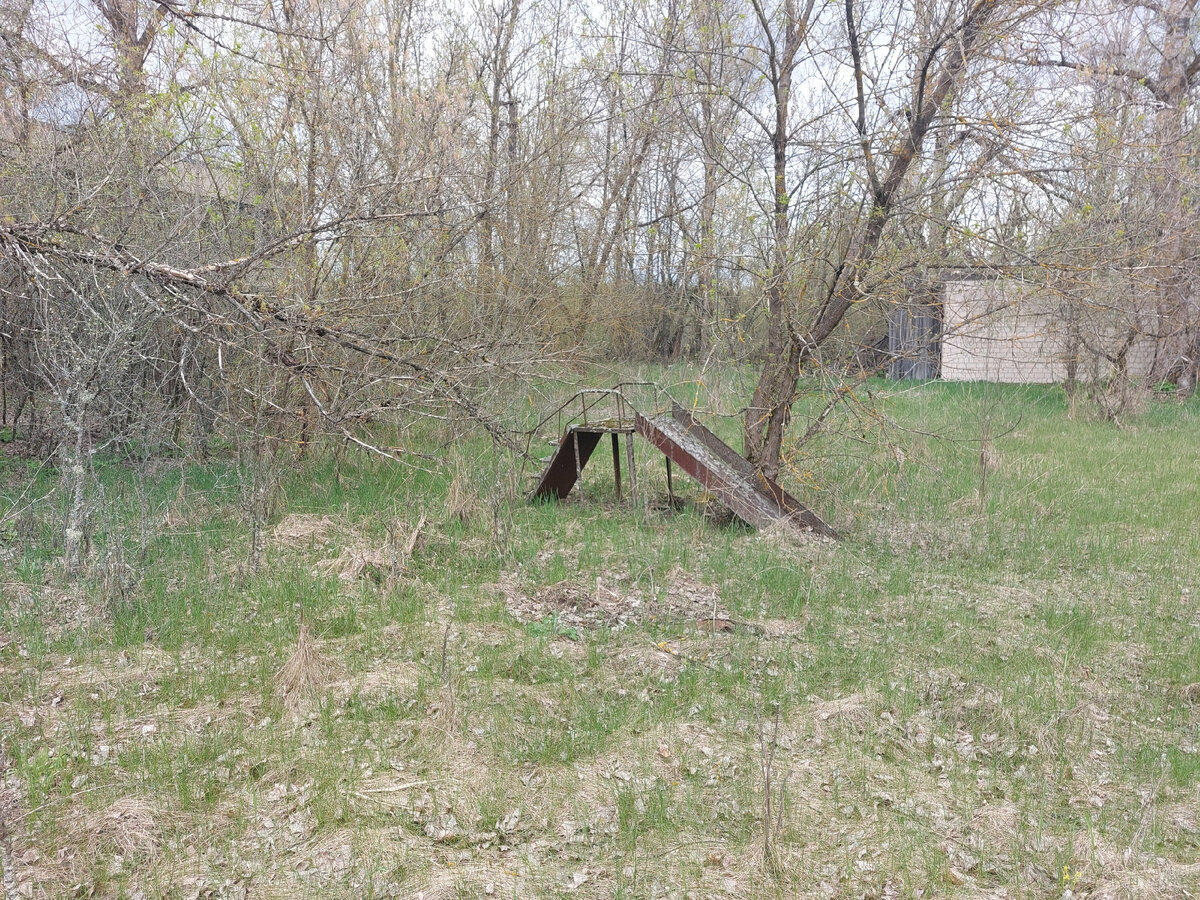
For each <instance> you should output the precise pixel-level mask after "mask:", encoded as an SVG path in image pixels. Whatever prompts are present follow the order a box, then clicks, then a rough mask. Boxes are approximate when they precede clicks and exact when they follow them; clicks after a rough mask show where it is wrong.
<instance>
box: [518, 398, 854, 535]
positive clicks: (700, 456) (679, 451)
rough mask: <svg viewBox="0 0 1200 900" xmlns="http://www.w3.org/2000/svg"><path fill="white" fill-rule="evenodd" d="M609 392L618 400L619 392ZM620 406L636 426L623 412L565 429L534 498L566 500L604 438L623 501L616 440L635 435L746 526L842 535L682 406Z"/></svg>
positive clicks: (623, 402) (630, 454)
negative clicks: (650, 410)
mask: <svg viewBox="0 0 1200 900" xmlns="http://www.w3.org/2000/svg"><path fill="white" fill-rule="evenodd" d="M607 393H608V394H610V395H613V396H617V397H619V394H618V393H617V392H616V391H609V392H607ZM619 403H621V404H623V405H624V407H625V408H627V409H628V410H629V411H632V412H633V420H632V422H630V420H629V419H628V418H626V417H624V414H623V413H619V414H618V417H617V419H616V420H615V421H612V420H610V421H607V422H598V423H594V424H589V423H586V422H585V423H583V424H571V425H568V426H567V428H566V430H565V431H564V433H563V437H562V440H561V441H559V443H558V448H557V449H556V451H555V453H554V455H553V456H552V457H551V459H550V461H549V464H548V465H547V466H546V469H545V471H544V472H543V473H542V476H541V478H540V480H539V481H538V485H537V487H536V488H535V489H534V491H533V495H532V496H533V497H534V498H535V499H547V500H548V499H557V500H562V499H565V498H566V497H567V495H568V494H570V492H571V489H572V488H574V487H575V485H576V483H577V482H578V481H579V478H580V476H581V474H582V472H583V468H584V466H586V465H587V463H588V460H590V459H591V457H592V453H593V452H594V451H595V449H596V447H597V445H598V444H599V443H600V439H601V437H602V436H603V435H605V434H611V435H612V436H613V437H612V440H613V464H614V469H615V475H616V480H617V492H618V498H619V497H620V483H621V471H620V463H619V461H618V453H617V440H618V437H617V436H618V435H619V434H625V435H627V436H628V437H627V440H632V434H633V433H634V432H636V433H637V434H640V435H641V436H642V437H643V438H645V439H646V440H647V441H649V442H650V443H651V444H652V445H653V446H654V447H655V448H656V449H657V450H659V451H660V452H662V453H663V455H665V456H666V457H667V459H668V460H669V461H670V462H671V463H673V464H675V465H677V466H679V467H680V468H681V469H683V471H685V472H687V473H688V474H689V475H691V476H692V477H693V478H695V479H696V480H697V481H698V482H700V484H701V485H703V487H704V488H705V489H706V490H707V491H708V492H709V493H711V494H712V495H713V496H714V497H716V498H717V500H719V501H720V502H721V503H723V504H725V505H726V506H727V507H729V509H730V510H732V511H733V513H734V515H736V516H737V517H738V518H739V519H741V520H742V521H744V522H745V523H746V524H748V525H751V526H754V527H756V528H763V527H766V526H769V525H773V524H775V523H779V522H782V523H785V524H787V525H789V526H791V527H793V528H796V529H798V530H800V531H807V532H813V533H815V534H820V535H823V536H825V537H832V538H836V537H837V536H838V534H837V532H836V531H835V530H834V529H833V528H831V527H830V526H829V525H827V524H826V523H825V522H824V521H822V520H821V519H820V518H819V517H818V516H817V515H816V514H815V513H813V512H812V510H810V509H808V507H806V506H805V505H804V504H802V503H801V502H800V501H799V500H797V499H796V498H795V497H793V496H792V495H791V494H789V493H788V492H787V491H785V490H784V489H783V488H782V487H781V486H780V485H779V484H778V483H777V482H775V481H773V480H772V479H770V478H767V477H766V476H765V475H764V474H763V473H762V472H759V471H758V470H757V469H755V468H754V467H753V466H752V465H751V464H750V463H749V462H747V461H746V460H745V459H743V458H742V457H741V456H740V455H739V454H738V453H737V452H736V451H735V450H734V449H733V448H732V447H730V446H729V445H728V444H726V443H725V442H724V441H722V440H721V439H720V438H719V437H717V436H716V435H715V434H713V432H712V431H710V430H709V429H708V428H706V427H705V426H704V425H702V424H701V423H700V422H698V421H696V419H695V417H694V416H692V414H691V413H690V412H688V411H687V410H686V409H684V408H683V407H681V406H680V405H679V404H677V403H672V407H671V411H670V412H669V413H660V414H657V415H653V416H645V415H643V414H642V413H640V412H638V411H637V410H636V409H635V408H634V407H633V405H632V404H630V403H629V401H628V400H627V399H625V398H624V397H619ZM627 450H628V455H629V460H628V462H629V468H630V472H629V474H630V479H631V484H632V483H633V476H634V472H633V450H632V446H628V447H627ZM668 471H669V468H668Z"/></svg>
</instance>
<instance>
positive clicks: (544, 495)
mask: <svg viewBox="0 0 1200 900" xmlns="http://www.w3.org/2000/svg"><path fill="white" fill-rule="evenodd" d="M606 434H611V435H612V447H613V474H614V475H615V476H616V480H617V499H618V500H620V499H621V461H620V455H619V452H618V440H619V435H622V434H626V435H630V438H631V439H632V435H633V424H632V423H628V424H625V425H616V424H612V423H597V424H594V425H568V426H567V430H566V431H565V432H564V433H563V437H562V440H561V441H559V442H558V449H557V450H555V451H554V455H553V456H552V457H551V458H550V462H549V464H548V465H547V466H546V469H545V471H544V472H542V477H541V479H540V480H539V481H538V485H537V487H536V488H534V489H533V494H532V497H533V499H535V500H549V499H551V498H553V499H555V500H565V499H566V498H567V495H568V494H570V493H571V488H573V487H575V485H576V484H578V483H579V481H580V477H581V476H582V474H583V470H584V468H586V466H587V464H588V461H589V460H590V459H591V458H592V453H593V452H594V451H595V449H596V447H597V446H598V445H599V444H600V438H601V437H603V436H604V435H606ZM632 477H633V470H632V468H631V469H630V478H631V479H632ZM581 495H582V494H581Z"/></svg>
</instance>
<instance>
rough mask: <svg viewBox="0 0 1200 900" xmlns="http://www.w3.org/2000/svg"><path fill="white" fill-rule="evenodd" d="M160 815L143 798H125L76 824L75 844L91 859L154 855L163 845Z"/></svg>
mask: <svg viewBox="0 0 1200 900" xmlns="http://www.w3.org/2000/svg"><path fill="white" fill-rule="evenodd" d="M161 818H162V815H161V813H160V812H159V811H158V810H157V809H156V808H155V806H154V804H152V803H150V801H148V800H144V799H142V798H140V797H122V798H120V799H119V800H116V801H115V802H113V803H111V804H109V805H108V806H106V807H105V808H104V809H102V810H99V811H98V812H95V813H91V814H89V815H84V816H81V817H80V818H79V819H77V820H76V821H75V825H74V829H73V830H74V834H73V835H72V838H73V841H74V843H75V844H76V845H77V846H79V847H82V848H83V849H84V851H85V853H86V854H87V855H88V856H89V857H93V858H95V857H97V856H105V855H111V854H113V853H118V854H120V855H121V856H123V857H130V856H134V855H135V854H136V855H138V856H141V857H148V856H153V855H155V854H156V853H157V852H158V849H159V847H160V846H161V843H162V829H161V827H160V820H161Z"/></svg>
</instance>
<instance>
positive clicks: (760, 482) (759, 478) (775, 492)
mask: <svg viewBox="0 0 1200 900" xmlns="http://www.w3.org/2000/svg"><path fill="white" fill-rule="evenodd" d="M671 417H672V418H673V419H675V421H677V422H678V423H679V424H680V425H682V426H683V427H684V428H685V429H687V432H688V434H690V435H692V436H693V437H695V438H697V439H698V440H699V441H700V443H701V444H703V445H704V448H705V449H706V450H707V451H708V452H709V453H712V454H713V455H714V456H716V457H717V458H718V459H720V460H721V461H722V462H724V463H725V464H726V465H728V466H729V467H730V468H731V469H733V471H734V472H736V473H737V474H738V475H739V476H740V477H741V478H742V479H743V480H744V481H745V482H746V483H747V486H749V487H750V488H752V489H753V490H756V491H758V492H759V493H761V494H765V495H766V496H767V497H768V498H769V499H770V500H771V501H772V502H773V503H775V504H776V505H777V506H779V508H780V509H781V510H782V511H783V512H784V513H785V514H786V515H787V516H788V517H790V518H791V519H793V520H794V521H795V522H797V523H798V524H799V525H800V526H801V527H802V528H806V529H809V530H811V531H814V532H816V533H817V534H820V535H824V536H825V537H831V538H836V537H838V534H837V532H836V531H835V530H834V529H833V528H831V527H830V526H829V525H827V524H826V523H825V522H824V521H822V520H821V518H820V517H819V516H818V515H817V514H816V513H814V512H813V511H812V510H811V509H809V508H808V507H807V506H805V505H804V504H803V503H801V502H800V501H799V500H797V499H796V498H795V497H793V496H792V495H791V494H789V493H788V492H787V491H785V490H784V489H783V487H781V486H780V485H779V483H778V482H776V481H774V480H773V479H770V478H768V477H767V476H766V475H764V474H763V473H762V472H760V471H758V470H757V469H755V468H754V466H752V465H751V464H750V463H749V462H748V461H747V460H746V459H745V458H744V457H743V456H741V455H739V454H738V453H737V451H735V450H734V449H733V448H732V447H730V446H729V445H728V444H726V443H725V442H724V441H723V440H721V439H720V438H719V437H717V436H716V435H715V434H713V433H712V431H710V430H709V429H708V428H707V427H706V426H704V425H703V424H702V423H700V422H698V421H697V420H696V417H695V416H693V415H692V414H691V413H690V412H689V411H688V410H686V409H684V408H683V407H682V406H680V405H679V404H678V403H672V404H671ZM705 487H707V485H705ZM726 505H728V504H726Z"/></svg>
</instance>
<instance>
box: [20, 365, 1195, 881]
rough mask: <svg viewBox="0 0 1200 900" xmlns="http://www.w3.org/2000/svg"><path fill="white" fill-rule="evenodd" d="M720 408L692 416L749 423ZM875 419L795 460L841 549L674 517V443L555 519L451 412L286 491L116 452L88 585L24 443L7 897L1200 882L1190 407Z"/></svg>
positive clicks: (316, 455) (867, 410)
mask: <svg viewBox="0 0 1200 900" xmlns="http://www.w3.org/2000/svg"><path fill="white" fill-rule="evenodd" d="M728 388H729V384H728V383H727V384H725V385H712V384H709V385H706V386H704V385H699V384H694V383H688V382H687V381H686V379H683V380H682V381H681V383H680V384H678V385H677V386H676V394H677V396H678V397H679V398H680V399H681V400H684V401H685V402H686V401H687V400H688V399H693V400H695V401H696V402H697V403H698V404H699V406H700V409H701V410H707V411H708V413H710V415H709V416H708V417H707V418H706V421H708V422H710V423H713V424H715V426H716V427H717V428H718V429H719V430H721V431H722V432H724V433H726V434H727V435H728V436H729V437H731V438H732V437H734V436H735V435H736V434H737V423H736V420H735V419H733V418H721V417H720V416H717V415H712V414H716V413H721V412H730V411H732V408H733V406H734V401H733V400H732V399H731V398H732V397H734V396H735V392H733V391H731V390H729V389H728ZM859 396H860V398H861V399H862V401H863V402H862V404H861V405H855V406H854V407H853V408H852V409H851V410H850V411H848V412H846V413H843V414H839V415H838V417H837V421H838V423H839V428H838V434H837V435H835V436H831V437H829V438H826V439H822V440H821V441H819V442H818V443H816V444H814V445H810V446H809V447H807V448H805V449H806V451H807V453H808V455H798V456H797V457H796V458H795V459H793V460H792V461H791V464H790V470H789V477H790V479H791V484H792V485H793V486H794V487H795V488H796V491H797V493H798V494H800V495H802V497H803V498H804V499H805V500H806V501H807V502H809V503H811V504H812V505H813V506H814V508H816V509H817V510H818V511H819V512H821V513H822V514H824V515H825V516H826V517H827V518H829V519H830V520H831V521H832V523H833V524H834V525H836V526H837V527H838V528H839V529H840V530H841V532H842V533H843V536H844V540H843V541H842V542H840V543H829V542H823V541H804V540H798V539H795V538H793V537H789V536H787V535H785V534H780V533H755V532H753V531H751V530H749V529H745V528H741V527H738V526H736V525H728V524H725V525H722V524H720V523H719V522H717V521H715V520H713V519H712V518H711V517H708V516H706V515H704V514H703V512H702V510H703V508H704V506H705V504H704V503H703V502H700V503H698V504H697V505H696V506H695V508H692V509H688V510H684V511H680V512H674V513H672V512H670V511H668V510H667V509H666V508H665V505H664V504H663V503H662V500H663V499H664V495H665V481H664V479H663V475H662V472H663V466H662V461H661V457H658V458H654V457H653V456H652V454H651V452H650V451H649V449H648V448H647V447H646V446H645V445H642V446H641V447H640V448H639V451H638V453H639V457H638V465H639V472H640V474H641V475H642V476H643V488H644V489H643V492H642V497H643V500H645V501H646V502H645V503H643V504H641V505H636V504H630V503H628V502H626V503H625V504H623V505H618V504H617V503H616V500H615V496H614V493H613V488H612V482H611V468H610V466H609V465H608V461H607V457H606V456H603V455H602V456H601V457H600V458H599V464H598V465H595V466H593V469H594V470H595V471H590V472H589V473H588V475H589V477H588V479H587V494H586V502H584V503H580V502H567V503H564V504H559V505H557V506H555V505H539V506H535V505H528V504H526V503H524V502H523V501H522V500H520V499H519V498H520V491H521V490H523V489H525V488H527V487H528V481H527V480H525V481H518V479H517V478H516V476H512V475H510V474H509V469H508V466H509V463H508V462H506V461H504V460H501V459H499V458H497V457H496V456H495V455H494V454H493V453H492V452H491V450H490V448H489V445H488V444H487V443H486V442H485V441H480V440H479V439H478V438H474V437H468V438H462V439H460V438H458V436H457V435H455V434H453V433H451V432H449V431H447V432H445V433H439V434H434V433H430V434H428V435H427V436H426V438H425V439H424V444H423V447H422V449H424V450H425V451H428V452H429V453H432V454H441V455H443V456H444V457H445V458H446V459H447V460H449V462H448V463H447V464H446V465H443V466H440V467H439V468H437V469H436V470H433V471H424V470H423V469H421V468H411V469H405V468H402V467H398V466H394V465H389V464H385V463H384V462H381V461H378V460H373V459H369V458H366V457H364V456H361V455H355V454H348V455H346V456H344V458H342V459H341V460H337V459H335V458H334V457H333V456H332V455H326V454H323V453H320V452H313V453H311V454H310V455H309V456H308V458H306V459H305V460H303V461H301V462H300V463H289V465H288V467H287V469H286V471H285V472H284V473H283V474H282V475H281V481H280V482H279V483H278V491H277V493H271V491H267V492H266V493H268V494H270V495H271V496H270V497H269V498H268V499H269V500H270V502H269V503H268V502H263V503H261V504H258V505H256V503H255V502H252V501H253V497H254V492H253V491H252V490H251V489H250V488H248V487H247V471H246V469H245V467H239V465H238V464H237V461H236V460H235V459H233V458H232V457H231V458H228V459H226V458H223V457H221V456H220V455H217V456H216V457H214V460H213V461H212V462H211V463H210V464H209V465H206V466H196V465H188V466H182V465H172V464H171V463H170V462H163V463H162V464H161V465H160V466H159V467H158V468H157V470H156V471H155V472H154V473H152V476H153V477H152V478H151V479H150V480H149V482H143V481H139V480H138V479H135V478H134V477H133V475H132V473H131V471H130V470H129V469H128V468H127V467H125V466H123V465H121V464H119V463H116V462H112V463H109V464H107V465H105V466H104V467H103V468H102V470H101V480H102V483H103V485H104V493H103V498H102V507H101V509H100V512H99V513H98V517H99V520H101V528H100V530H99V531H98V533H97V536H96V538H95V540H94V546H93V553H94V558H95V560H96V564H95V566H94V571H93V573H92V574H91V575H90V576H89V577H88V578H87V579H86V580H85V581H84V582H82V583H81V584H78V585H71V584H70V583H68V582H67V581H66V580H65V579H64V578H63V576H62V574H61V572H60V571H59V570H58V568H57V565H56V563H55V555H56V552H57V551H56V544H55V540H56V539H55V534H56V531H55V524H54V523H55V518H54V506H53V502H54V501H53V498H50V499H46V500H44V501H40V502H32V503H31V502H30V498H33V497H38V496H40V495H41V494H42V493H45V492H46V491H47V490H48V489H49V485H50V481H49V475H48V474H47V473H45V472H43V473H42V474H41V475H40V476H37V477H36V478H34V479H33V484H32V485H31V484H30V481H31V478H32V477H33V476H32V474H31V473H32V471H33V467H32V466H31V464H29V463H28V462H25V461H21V460H17V459H3V458H0V512H2V511H3V510H4V509H7V508H8V507H9V505H10V503H12V502H13V501H15V500H17V499H18V497H24V499H23V500H22V501H21V503H19V504H18V507H20V508H24V509H25V511H24V512H22V513H21V514H19V515H13V516H10V517H9V519H8V521H6V523H5V525H4V531H3V532H2V533H0V565H2V566H3V571H4V577H3V585H2V590H3V601H2V605H0V729H2V730H3V745H2V753H3V760H2V761H0V763H2V767H3V769H4V770H5V774H4V782H3V794H2V795H0V814H2V815H3V824H4V826H5V828H6V834H5V835H4V836H3V837H4V840H3V843H4V859H3V864H4V877H5V884H6V888H7V889H8V892H9V896H13V897H15V896H33V897H63V896H80V897H86V896H124V897H146V898H151V897H252V898H265V897H301V896H303V897H423V898H452V897H453V898H475V897H479V898H484V897H502V898H529V897H555V896H578V897H595V898H617V897H620V898H643V897H644V898H659V897H664V898H666V897H669V898H681V900H683V898H704V897H751V898H755V897H775V896H788V897H791V896H802V897H810V896H811V897H844V898H851V897H853V898H860V897H879V898H885V897H914V898H915V897H934V896H939V897H942V896H945V897H1062V896H1073V897H1076V898H1078V897H1138V898H1144V897H1171V898H1175V897H1187V896H1193V895H1195V894H1196V893H1198V892H1200V750H1198V745H1200V684H1198V683H1200V440H1198V438H1200V402H1197V401H1196V400H1192V401H1189V402H1188V403H1186V404H1182V403H1176V402H1168V403H1160V404H1153V405H1150V406H1149V407H1148V408H1147V409H1146V410H1145V411H1144V412H1143V413H1141V414H1139V415H1137V416H1134V417H1132V418H1128V419H1126V420H1123V421H1122V423H1121V427H1116V426H1114V425H1112V424H1110V423H1107V422H1104V421H1101V420H1100V419H1099V418H1097V417H1095V416H1093V415H1090V414H1089V412H1088V410H1087V409H1086V408H1081V409H1080V410H1079V411H1077V412H1076V414H1075V415H1074V416H1069V415H1068V409H1067V404H1066V401H1065V399H1064V397H1063V395H1062V392H1061V391H1060V390H1057V389H1049V388H1027V387H1022V388H1015V387H1002V386H995V385H990V386H985V385H976V386H970V385H953V384H943V383H933V384H925V385H920V384H919V385H911V386H899V385H895V384H888V383H884V382H870V383H868V384H866V385H864V386H863V387H862V388H861V389H860V391H859ZM806 403H807V401H805V402H803V403H802V404H801V410H800V411H801V413H804V412H805V411H806V407H805V404H806ZM813 403H814V404H815V403H817V401H816V400H815V399H814V401H813ZM816 408H817V407H816V406H813V407H812V409H809V410H807V411H808V412H812V411H813V410H815V409H816ZM802 428H803V422H802V421H801V423H800V424H799V425H798V426H797V430H802ZM981 437H984V438H986V439H985V440H983V441H981ZM546 446H547V445H546V444H545V443H544V442H539V444H538V445H536V446H535V451H536V453H537V454H539V455H540V454H544V453H546V452H549V451H548V450H547V449H546ZM421 464H422V466H424V465H426V464H425V463H424V462H423V461H422V463H421ZM531 471H532V469H531V468H527V469H526V474H528V473H529V472H531ZM682 480H683V479H682V478H680V479H678V480H677V483H680V482H682ZM147 483H148V484H149V487H146V486H145V485H146V484H147ZM256 483H257V484H258V487H262V486H263V483H262V479H261V476H260V477H259V481H258V482H256ZM266 485H267V487H274V486H275V485H274V482H273V481H271V480H270V479H267V480H266ZM251 487H253V485H252V486H251ZM684 487H685V488H686V491H685V493H687V492H690V495H691V496H692V497H693V498H696V499H698V500H700V501H703V499H704V498H703V497H698V496H697V494H698V492H697V490H696V488H695V486H694V485H690V484H689V485H686V486H684ZM261 493H262V492H260V495H261ZM248 497H249V498H251V499H249V500H248V499H247V498H248ZM627 499H628V498H627ZM254 509H260V510H266V511H267V512H268V513H269V520H268V521H267V522H266V523H265V527H264V528H263V529H262V532H261V536H260V539H258V540H256V535H255V529H254V528H252V527H251V525H250V524H248V521H250V520H253V518H254V516H253V515H252V514H250V513H248V511H250V512H251V513H252V511H253V510H254ZM138 519H144V520H145V522H146V523H147V527H146V528H144V529H143V528H140V527H138V525H137V524H136V522H137V520H138ZM104 522H107V523H108V526H107V528H108V530H110V531H112V535H111V536H106V535H105V534H104V533H103V532H104V530H105V527H104ZM122 522H125V523H127V524H125V525H123V526H122V527H121V528H120V535H121V537H119V538H118V537H117V536H116V535H117V532H118V529H117V524H119V523H122ZM419 523H423V524H420V527H419V528H418V524H419ZM256 544H261V551H260V552H259V553H257V554H256V553H253V552H252V549H253V547H254V546H255V545H256ZM714 617H715V618H716V619H717V620H718V622H717V627H715V628H714V627H713V618H714ZM706 620H707V624H705V622H706ZM302 628H303V629H304V630H305V633H306V635H308V634H311V640H310V639H308V638H307V637H304V638H301V637H300V632H301V629H302ZM289 660H290V661H291V663H290V665H285V664H289ZM285 689H290V690H288V691H286V692H285ZM1067 891H1070V895H1068V894H1067Z"/></svg>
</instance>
